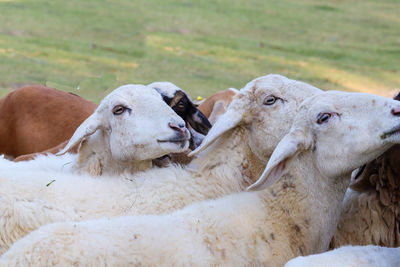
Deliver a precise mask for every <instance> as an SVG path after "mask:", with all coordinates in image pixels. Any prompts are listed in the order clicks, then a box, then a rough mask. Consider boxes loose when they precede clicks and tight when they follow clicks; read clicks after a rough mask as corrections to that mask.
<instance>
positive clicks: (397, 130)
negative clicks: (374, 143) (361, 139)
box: [380, 125, 400, 139]
mask: <svg viewBox="0 0 400 267" xmlns="http://www.w3.org/2000/svg"><path fill="white" fill-rule="evenodd" d="M398 133H400V125H397V126H396V127H393V128H392V129H390V130H389V131H387V132H384V133H383V134H381V136H380V137H381V139H386V138H388V137H390V136H392V135H395V134H398Z"/></svg>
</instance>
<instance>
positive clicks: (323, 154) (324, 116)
mask: <svg viewBox="0 0 400 267" xmlns="http://www.w3.org/2000/svg"><path fill="white" fill-rule="evenodd" d="M396 143H400V103H399V102H398V101H394V100H391V99H388V98H384V97H379V96H374V95H369V94H362V93H345V92H337V91H330V92H325V93H321V94H318V95H315V96H312V97H310V98H308V99H307V100H305V101H304V102H303V103H302V105H301V107H300V112H299V113H298V114H297V116H296V117H295V119H294V122H293V125H292V128H291V130H290V132H289V133H288V134H287V135H285V137H284V138H283V139H282V140H281V141H280V142H279V144H278V146H277V147H276V149H275V151H274V152H273V154H272V156H271V159H270V160H269V162H268V164H267V167H266V169H265V170H264V172H263V174H262V175H261V177H260V179H259V180H258V181H257V182H256V183H255V184H253V185H252V186H250V187H249V188H248V190H261V189H264V188H265V187H267V186H268V185H270V184H272V183H274V182H275V181H276V180H278V179H279V178H280V177H281V176H282V175H284V174H285V172H287V170H288V169H289V166H290V164H291V162H292V161H293V159H294V158H296V157H297V155H299V154H302V153H305V152H309V153H312V159H313V161H314V166H315V167H316V169H317V170H318V171H319V172H320V174H321V175H322V176H323V177H328V178H335V177H339V176H343V175H347V174H350V172H351V171H352V170H353V169H354V168H356V167H357V166H360V165H362V164H364V163H365V162H368V161H370V160H372V159H374V158H375V157H377V156H378V155H379V154H381V153H382V152H383V151H384V150H386V149H388V148H389V147H390V146H392V145H393V144H396Z"/></svg>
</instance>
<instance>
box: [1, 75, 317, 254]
mask: <svg viewBox="0 0 400 267" xmlns="http://www.w3.org/2000/svg"><path fill="white" fill-rule="evenodd" d="M320 92H321V90H319V89H317V88H315V87H312V86H310V85H307V84H305V83H302V82H297V81H294V80H290V79H287V78H286V77H283V76H280V75H267V76H265V77H261V78H258V79H255V80H254V81H252V82H250V83H249V84H248V85H247V86H246V87H245V88H244V89H242V90H241V92H240V93H239V94H238V95H237V97H236V99H234V101H233V102H232V103H231V105H230V106H229V109H228V111H227V112H226V113H225V114H224V115H223V117H222V118H221V119H220V120H219V121H218V122H217V123H216V124H215V125H214V127H213V128H212V129H211V130H210V132H209V134H208V135H207V137H206V138H205V140H204V142H203V144H202V146H201V147H199V150H198V151H200V150H203V149H205V147H207V146H210V147H209V148H208V149H206V150H205V151H204V153H203V155H202V156H200V157H198V158H196V159H194V160H193V162H192V164H191V165H189V166H188V168H186V169H184V168H182V167H180V166H175V165H172V166H169V167H167V168H162V169H158V168H153V169H151V170H148V171H146V172H145V173H137V174H135V175H131V174H129V175H128V174H127V175H120V176H118V177H111V178H112V179H111V178H110V177H108V176H104V177H100V178H96V179H93V178H91V177H89V176H85V175H80V176H77V175H70V174H60V173H52V172H49V171H46V172H34V173H33V172H29V173H28V172H26V171H24V170H23V169H20V170H17V171H12V172H10V171H9V170H7V169H0V198H2V203H4V204H3V205H0V214H6V215H4V216H0V236H1V237H2V238H0V242H1V243H0V252H1V250H3V251H4V250H5V249H7V248H8V247H9V245H10V244H11V243H12V242H14V241H15V240H17V239H18V238H20V237H22V236H24V235H25V234H27V233H28V232H30V231H32V230H33V229H35V228H38V227H39V226H41V225H43V224H46V223H50V222H55V221H66V220H85V219H86V220H87V219H94V218H101V217H110V216H120V215H137V214H154V213H157V214H160V213H165V212H170V211H173V210H176V209H179V208H182V207H184V206H186V205H188V204H190V203H192V202H196V201H200V200H206V199H212V198H217V197H220V196H223V195H227V194H230V193H232V192H239V191H243V190H244V189H245V188H246V187H247V186H248V185H249V184H251V183H252V182H254V181H255V180H256V179H257V178H258V177H259V175H260V173H261V172H262V170H263V167H264V166H265V163H266V162H267V160H268V158H269V156H270V155H271V153H272V151H273V149H274V147H275V146H276V144H277V143H278V142H279V140H280V138H281V137H282V136H283V135H284V134H285V133H286V132H287V131H288V130H289V127H290V124H291V121H292V119H293V117H294V116H295V114H296V113H297V111H298V107H299V105H300V102H301V101H302V100H303V99H304V98H305V97H307V96H310V95H313V94H316V93H320ZM71 176H72V177H71ZM53 180H55V182H53V183H52V184H51V185H49V186H47V187H46V186H45V185H47V184H48V183H50V182H51V181H53ZM39 214H40V215H39Z"/></svg>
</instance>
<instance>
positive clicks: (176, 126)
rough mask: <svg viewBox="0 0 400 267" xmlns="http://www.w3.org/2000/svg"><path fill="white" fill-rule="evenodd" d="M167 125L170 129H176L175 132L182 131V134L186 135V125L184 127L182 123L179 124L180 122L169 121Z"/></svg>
mask: <svg viewBox="0 0 400 267" xmlns="http://www.w3.org/2000/svg"><path fill="white" fill-rule="evenodd" d="M168 126H169V127H170V128H171V129H172V130H175V131H177V132H180V133H182V134H183V135H185V136H186V127H185V125H184V124H181V123H179V124H176V123H172V122H170V123H168Z"/></svg>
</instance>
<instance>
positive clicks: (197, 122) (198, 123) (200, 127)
mask: <svg viewBox="0 0 400 267" xmlns="http://www.w3.org/2000/svg"><path fill="white" fill-rule="evenodd" d="M192 106H193V112H192V113H191V114H189V115H188V116H187V120H188V123H189V124H190V126H192V128H193V129H194V130H195V131H197V132H199V133H201V134H202V135H206V134H207V133H208V131H209V130H210V129H211V127H212V125H211V123H210V122H209V121H208V119H207V118H206V116H204V114H203V113H201V111H200V110H198V109H197V108H196V107H195V106H194V104H192Z"/></svg>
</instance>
